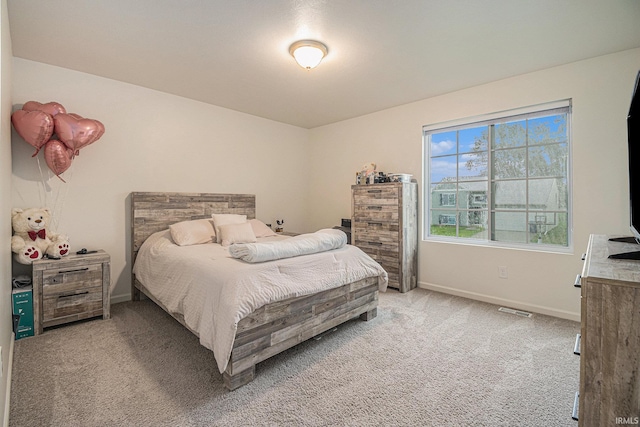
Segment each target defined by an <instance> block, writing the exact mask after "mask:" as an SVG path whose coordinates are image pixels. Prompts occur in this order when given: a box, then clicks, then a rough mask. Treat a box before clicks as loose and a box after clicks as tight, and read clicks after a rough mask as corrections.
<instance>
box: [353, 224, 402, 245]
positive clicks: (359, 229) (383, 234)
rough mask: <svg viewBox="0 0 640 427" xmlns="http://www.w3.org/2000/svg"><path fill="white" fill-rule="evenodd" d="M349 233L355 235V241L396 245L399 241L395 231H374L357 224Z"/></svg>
mask: <svg viewBox="0 0 640 427" xmlns="http://www.w3.org/2000/svg"><path fill="white" fill-rule="evenodd" d="M351 233H352V235H353V234H355V236H356V239H357V240H363V241H370V242H389V243H397V242H398V240H399V235H398V232H397V231H388V230H375V229H372V228H369V227H366V226H361V225H359V224H356V226H355V227H352V229H351Z"/></svg>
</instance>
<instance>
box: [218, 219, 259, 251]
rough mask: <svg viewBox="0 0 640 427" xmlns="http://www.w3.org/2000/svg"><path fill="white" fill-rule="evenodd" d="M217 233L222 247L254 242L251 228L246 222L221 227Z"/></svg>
mask: <svg viewBox="0 0 640 427" xmlns="http://www.w3.org/2000/svg"><path fill="white" fill-rule="evenodd" d="M218 231H219V234H218V236H220V239H221V242H220V244H221V245H222V246H229V245H232V244H234V243H254V242H255V241H256V235H255V234H254V233H253V227H251V224H249V223H248V222H243V223H241V224H226V225H221V226H220V228H219V230H218Z"/></svg>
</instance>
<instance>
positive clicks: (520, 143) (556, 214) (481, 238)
mask: <svg viewBox="0 0 640 427" xmlns="http://www.w3.org/2000/svg"><path fill="white" fill-rule="evenodd" d="M570 118H571V102H570V101H569V100H566V101H560V102H557V103H553V104H547V105H543V106H537V107H530V108H527V109H520V110H517V111H510V112H504V113H498V114H492V115H490V116H486V117H484V118H483V119H482V120H479V119H468V120H461V121H457V122H456V123H448V124H440V125H431V126H425V127H424V128H423V135H424V145H425V147H424V148H425V149H424V153H425V162H424V165H425V170H424V175H425V176H424V182H425V183H428V185H425V190H424V191H425V197H424V198H423V200H424V202H425V209H424V212H425V216H424V221H425V224H424V230H425V237H426V238H427V239H454V240H458V241H467V242H472V241H475V242H485V243H489V244H498V245H504V246H520V245H526V246H529V247H531V246H534V245H535V246H537V247H546V248H547V249H551V250H563V249H566V248H568V247H569V246H570V242H571V211H570V192H571V185H570V184H571V183H570V180H569V178H570V173H569V164H570V151H571V150H570Z"/></svg>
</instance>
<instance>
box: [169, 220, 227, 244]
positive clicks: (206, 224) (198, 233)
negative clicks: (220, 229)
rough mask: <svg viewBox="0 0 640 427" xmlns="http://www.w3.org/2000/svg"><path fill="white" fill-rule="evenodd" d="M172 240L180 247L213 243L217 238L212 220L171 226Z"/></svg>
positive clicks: (186, 222) (184, 222)
mask: <svg viewBox="0 0 640 427" xmlns="http://www.w3.org/2000/svg"><path fill="white" fill-rule="evenodd" d="M169 231H170V232H171V238H172V239H173V241H174V242H175V244H176V245H178V246H189V245H200V244H202V243H211V242H213V239H214V238H215V236H216V232H215V230H214V229H213V224H212V222H211V220H210V219H194V220H191V221H182V222H177V223H175V224H171V225H170V226H169Z"/></svg>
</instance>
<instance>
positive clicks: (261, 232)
mask: <svg viewBox="0 0 640 427" xmlns="http://www.w3.org/2000/svg"><path fill="white" fill-rule="evenodd" d="M247 222H248V223H249V224H251V227H253V233H254V234H255V235H256V237H269V236H277V234H276V233H275V232H274V231H273V230H272V229H270V228H269V227H267V224H265V223H264V222H262V221H260V220H259V219H250V220H249V221H247Z"/></svg>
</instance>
